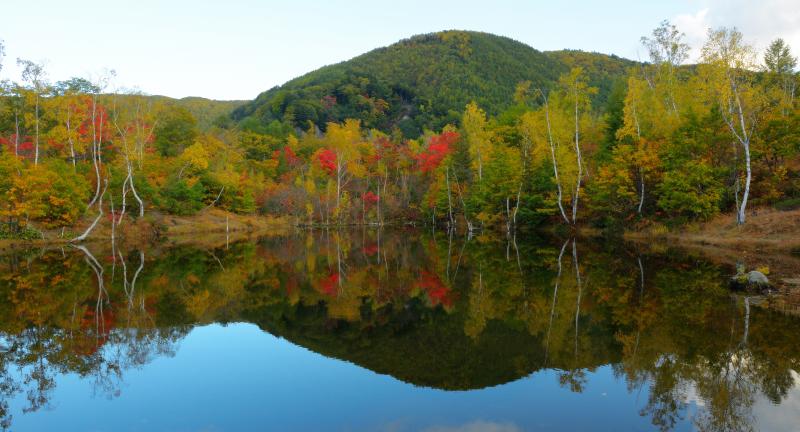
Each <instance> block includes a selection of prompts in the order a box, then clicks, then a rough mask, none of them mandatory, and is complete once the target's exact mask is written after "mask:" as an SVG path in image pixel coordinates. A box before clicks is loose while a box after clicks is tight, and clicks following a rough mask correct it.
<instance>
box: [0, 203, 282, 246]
mask: <svg viewBox="0 0 800 432" xmlns="http://www.w3.org/2000/svg"><path fill="white" fill-rule="evenodd" d="M93 220H94V218H89V217H87V218H84V219H83V220H81V222H80V223H79V224H77V225H76V226H74V227H72V228H70V229H63V230H62V229H58V230H43V231H41V232H40V236H39V238H34V239H24V240H23V239H0V253H4V252H9V251H13V250H17V249H22V248H28V247H30V246H45V245H59V244H66V243H69V242H70V240H71V239H73V238H75V237H77V236H78V235H80V234H81V233H83V232H84V231H85V230H86V228H87V227H88V226H90V225H91V224H92V222H93ZM292 226H293V221H291V220H290V219H289V218H272V217H266V216H255V215H240V214H235V213H230V212H227V211H224V210H220V209H216V208H211V209H206V210H203V211H201V212H199V213H198V214H195V215H192V216H174V215H168V214H163V213H160V212H149V213H147V214H145V217H144V218H141V219H138V220H136V221H134V220H132V219H129V218H126V219H125V220H123V221H122V223H120V224H119V225H116V226H114V227H112V224H111V220H110V218H106V217H104V218H103V219H102V220H101V221H100V222H99V223H98V224H97V226H96V227H95V228H94V230H92V232H91V233H90V234H89V236H88V237H87V238H86V240H85V242H99V241H104V242H108V241H110V240H111V237H112V233H113V236H114V238H115V240H116V241H117V242H119V243H120V244H125V245H127V246H135V245H144V244H148V243H152V242H154V241H162V240H163V241H168V242H178V243H187V242H188V243H191V242H193V241H201V240H202V239H203V238H206V237H212V236H213V237H219V236H223V237H224V236H226V234H229V235H232V236H234V235H235V236H236V237H237V238H238V237H241V236H242V235H246V234H256V233H264V232H276V231H278V232H285V231H288V230H289V229H291V227H292Z"/></svg>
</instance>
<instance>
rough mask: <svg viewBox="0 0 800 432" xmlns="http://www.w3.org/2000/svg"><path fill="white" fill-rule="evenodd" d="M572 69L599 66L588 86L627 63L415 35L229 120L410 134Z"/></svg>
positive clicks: (507, 100)
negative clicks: (353, 122)
mask: <svg viewBox="0 0 800 432" xmlns="http://www.w3.org/2000/svg"><path fill="white" fill-rule="evenodd" d="M571 63H572V64H586V65H592V66H597V67H601V68H603V70H587V72H589V75H590V81H592V82H594V81H597V82H601V81H602V82H605V81H607V80H609V77H611V76H617V75H619V74H620V71H623V73H624V70H625V69H626V67H627V66H628V65H629V64H633V62H630V61H628V60H624V59H620V58H618V57H611V56H605V55H602V54H589V53H577V52H573V51H560V52H554V53H543V52H541V51H537V50H535V49H533V48H531V47H529V46H527V45H525V44H523V43H520V42H517V41H515V40H513V39H509V38H506V37H502V36H495V35H491V34H487V33H478V32H465V31H445V32H439V33H432V34H425V35H419V36H414V37H411V38H409V39H405V40H402V41H400V42H398V43H395V44H393V45H390V46H388V47H384V48H378V49H375V50H373V51H370V52H368V53H366V54H363V55H360V56H358V57H355V58H353V59H351V60H348V61H345V62H342V63H338V64H334V65H330V66H325V67H323V68H320V69H317V70H315V71H313V72H310V73H308V74H305V75H303V76H301V77H298V78H295V79H293V80H291V81H289V82H287V83H285V84H284V85H282V86H280V87H275V88H272V89H270V90H268V91H266V92H264V93H261V94H260V95H259V96H258V97H257V98H256V99H255V100H254V101H252V102H250V103H247V104H245V105H243V106H241V107H239V108H237V109H236V110H234V112H233V118H234V119H235V120H237V121H241V122H242V123H243V126H244V127H246V128H250V129H258V128H259V127H263V126H265V125H267V124H269V123H270V122H272V121H276V120H277V121H283V120H286V121H289V122H290V123H292V124H293V125H294V126H295V127H301V128H307V127H308V122H309V121H311V122H313V123H315V124H317V125H321V126H324V123H326V122H329V121H342V120H344V119H345V118H358V119H361V120H362V122H363V123H364V125H365V126H367V127H374V128H378V129H382V130H386V131H388V130H391V129H392V128H393V127H395V126H396V127H399V128H400V129H401V130H402V131H403V133H404V134H405V135H406V136H415V135H417V134H419V133H420V131H421V130H422V129H423V128H432V129H438V128H440V127H442V126H443V125H445V124H447V123H457V122H458V119H459V117H460V113H461V112H462V111H463V109H464V106H465V105H466V104H467V103H469V102H470V101H473V100H474V101H476V102H477V103H478V104H479V105H480V106H481V107H482V108H483V109H485V110H486V111H487V112H489V113H491V114H497V113H498V112H500V111H502V110H503V109H505V108H506V107H508V106H509V105H510V104H511V103H512V100H513V94H514V89H515V87H516V85H517V84H518V83H519V82H520V81H524V80H529V81H531V82H532V85H533V87H548V86H550V85H552V84H553V83H554V82H555V81H556V80H557V79H558V76H559V75H560V74H562V73H564V72H566V71H567V70H569V67H570V64H571ZM607 89H610V82H609V83H608V85H607V86H603V87H601V90H603V91H601V93H600V94H599V95H598V96H597V99H596V102H598V103H602V102H604V100H605V97H606V96H607V94H608V91H607Z"/></svg>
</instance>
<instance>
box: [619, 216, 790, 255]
mask: <svg viewBox="0 0 800 432" xmlns="http://www.w3.org/2000/svg"><path fill="white" fill-rule="evenodd" d="M625 237H626V238H629V239H632V240H652V239H668V240H670V241H674V242H677V243H680V244H695V245H703V246H717V247H725V248H730V249H733V250H738V251H742V252H747V251H753V252H781V253H790V252H792V251H794V250H796V249H797V248H800V210H791V211H779V210H774V209H757V210H755V211H753V212H752V213H751V214H749V215H748V217H747V223H745V224H744V225H737V224H736V220H735V217H734V216H733V215H731V214H725V215H719V216H717V217H715V218H714V219H712V220H710V221H708V222H704V223H699V224H690V225H687V226H684V227H682V228H681V229H679V230H673V231H669V230H667V229H666V228H664V227H663V226H661V225H653V227H651V228H650V229H647V230H644V231H639V232H628V233H626V234H625Z"/></svg>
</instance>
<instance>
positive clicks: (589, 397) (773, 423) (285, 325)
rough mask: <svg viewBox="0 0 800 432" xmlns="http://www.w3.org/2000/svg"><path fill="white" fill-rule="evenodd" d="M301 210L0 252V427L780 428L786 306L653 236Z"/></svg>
mask: <svg viewBox="0 0 800 432" xmlns="http://www.w3.org/2000/svg"><path fill="white" fill-rule="evenodd" d="M524 237H525V238H523V236H519V237H518V238H517V239H516V240H515V241H514V240H511V241H509V240H507V239H505V238H502V237H498V238H492V237H478V238H472V239H470V240H467V239H464V238H462V237H459V236H448V235H445V234H443V233H436V234H432V233H430V232H428V233H423V232H420V231H414V230H408V231H381V232H378V231H356V232H342V233H335V232H332V231H331V232H324V231H323V232H301V233H296V234H291V235H285V236H273V237H263V238H260V239H257V240H249V241H243V242H235V243H230V244H225V242H222V243H221V244H219V245H213V246H209V244H213V243H212V242H210V241H209V242H205V243H208V244H202V243H198V244H195V245H183V246H173V247H168V246H164V245H162V246H157V247H150V248H147V249H144V250H128V249H124V250H118V251H117V250H115V251H112V250H111V249H110V247H106V246H105V245H89V246H87V247H86V248H85V249H77V248H65V249H64V250H63V251H62V250H60V249H53V250H48V251H40V250H32V251H28V252H26V253H20V254H16V255H8V256H3V257H0V309H1V310H0V421H2V425H3V427H4V428H5V429H9V430H15V431H17V430H18V431H48V430H59V431H66V430H75V431H127V430H133V431H135V430H147V431H158V430H168V431H175V430H177V431H239V430H280V431H295V430H296V431H316V430H319V431H325V430H341V431H362V430H368V431H372V430H375V431H418V430H424V431H527V430H552V431H579V430H609V431H649V430H676V431H691V430H719V431H733V430H765V431H772V430H774V431H792V430H798V429H800V385H799V384H798V379H800V375H798V373H797V371H800V319H798V318H795V317H791V316H787V315H784V314H781V313H778V312H774V311H771V310H769V309H768V308H765V307H763V305H757V303H758V301H759V300H758V299H755V298H752V299H751V298H748V297H746V296H744V295H742V294H741V293H740V294H737V295H733V294H732V293H731V292H730V291H729V290H728V288H727V285H726V278H727V275H728V274H730V272H731V269H729V268H722V267H719V266H716V265H712V264H710V263H707V262H704V261H702V260H701V259H698V258H693V257H688V256H684V255H681V254H679V253H677V252H675V251H668V250H665V251H663V253H659V254H654V253H647V254H645V253H640V252H639V251H637V250H636V249H634V248H632V247H628V246H624V245H617V244H606V243H602V244H601V243H598V242H591V241H588V240H578V241H573V240H571V239H561V240H549V239H548V240H545V239H536V238H531V237H530V236H524Z"/></svg>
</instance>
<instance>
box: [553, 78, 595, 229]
mask: <svg viewBox="0 0 800 432" xmlns="http://www.w3.org/2000/svg"><path fill="white" fill-rule="evenodd" d="M559 87H560V92H562V93H563V96H562V104H564V107H565V108H567V109H568V110H569V111H572V114H573V115H572V117H573V120H574V140H573V143H574V145H575V147H574V150H575V166H576V168H577V176H576V178H575V189H574V193H573V194H572V224H573V225H575V224H576V223H577V222H578V200H579V199H580V192H581V184H582V182H583V154H582V152H581V145H580V139H581V116H582V115H583V114H584V113H586V112H588V111H589V110H590V109H591V101H590V99H589V97H590V96H591V95H593V94H595V93H597V88H595V87H589V85H588V84H587V83H586V77H585V75H584V73H583V68H580V67H576V68H572V70H570V72H569V73H568V74H565V75H562V76H561V78H560V79H559Z"/></svg>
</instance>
